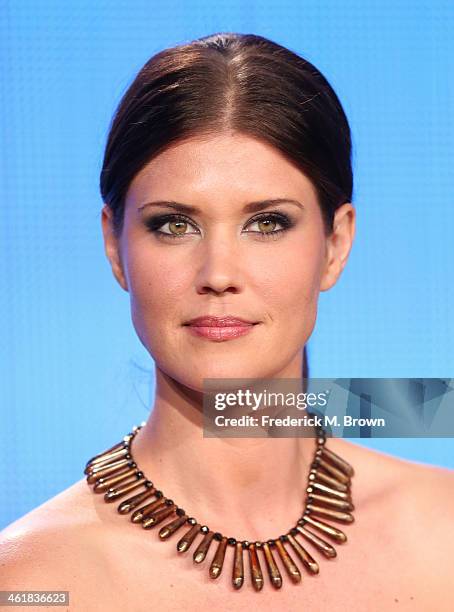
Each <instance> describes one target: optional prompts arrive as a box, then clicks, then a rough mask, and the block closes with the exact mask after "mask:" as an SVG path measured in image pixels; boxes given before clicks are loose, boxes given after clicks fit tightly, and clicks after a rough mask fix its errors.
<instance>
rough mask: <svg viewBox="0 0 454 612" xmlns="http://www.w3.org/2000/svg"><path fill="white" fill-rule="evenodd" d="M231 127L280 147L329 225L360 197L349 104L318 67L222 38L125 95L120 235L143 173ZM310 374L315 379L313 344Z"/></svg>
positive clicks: (116, 120)
mask: <svg viewBox="0 0 454 612" xmlns="http://www.w3.org/2000/svg"><path fill="white" fill-rule="evenodd" d="M226 130H228V131H232V132H238V133H243V134H246V135H250V136H253V137H255V138H259V139H261V140H262V141H264V142H267V143H269V144H271V145H272V146H274V147H275V148H276V149H278V150H279V151H280V152H281V153H282V154H283V155H284V156H285V157H286V158H287V159H288V160H289V161H290V162H291V163H293V164H294V165H296V166H297V167H298V168H299V169H301V171H302V172H303V173H304V174H305V175H306V176H307V177H308V178H309V179H311V180H312V183H313V184H314V187H315V189H316V191H317V195H318V201H319V205H320V209H321V213H322V216H323V220H324V227H325V232H326V234H327V235H329V234H330V233H331V232H332V229H333V219H334V213H335V211H336V209H337V208H338V207H339V206H341V205H342V204H343V203H345V202H350V201H351V199H352V191H353V173H352V167H351V134H350V127H349V124H348V121H347V117H346V115H345V113H344V110H343V108H342V106H341V103H340V101H339V99H338V97H337V95H336V93H335V92H334V90H333V89H332V87H331V86H330V84H329V83H328V81H327V80H326V78H325V77H324V76H323V75H322V74H321V73H320V72H319V71H318V70H317V68H315V67H314V66H313V65H312V64H311V63H310V62H308V61H307V60H305V59H304V58H302V57H300V56H299V55H297V54H296V53H294V52H293V51H290V50H289V49H287V48H286V47H283V46H281V45H279V44H277V43H275V42H273V41H271V40H269V39H267V38H264V37H262V36H256V35H253V34H236V33H217V34H213V35H210V36H205V37H203V38H199V39H197V40H194V41H192V42H190V43H188V44H183V45H177V46H175V47H171V48H168V49H164V50H163V51H161V52H159V53H157V54H156V55H154V56H153V57H152V58H151V59H149V60H148V61H147V62H146V64H145V65H144V66H143V68H142V69H141V70H140V71H139V73H138V74H137V76H136V77H135V79H134V80H133V82H132V84H131V85H130V86H129V88H128V89H127V91H126V93H125V94H124V95H123V97H122V99H121V101H120V103H119V105H118V107H117V110H116V112H115V114H114V117H113V119H112V123H111V126H110V130H109V134H108V139H107V144H106V149H105V154H104V161H103V166H102V171H101V177H100V189H101V195H102V198H103V202H104V203H105V204H107V205H108V206H109V207H110V208H111V209H112V212H113V225H114V231H115V233H116V235H117V236H119V235H120V234H121V231H122V228H123V217H124V201H125V196H126V193H127V190H128V187H129V185H130V183H131V181H132V180H133V178H134V177H135V175H136V174H137V173H138V172H139V171H140V170H141V169H142V168H143V167H144V166H145V165H146V164H147V163H148V162H149V161H151V159H152V158H153V157H155V156H156V155H158V154H159V153H160V152H162V151H163V150H164V149H165V148H167V147H168V146H169V145H171V144H172V143H176V142H177V141H181V140H183V139H187V138H190V137H192V136H199V135H209V134H211V133H219V132H220V131H226ZM302 374H303V377H308V375H309V368H308V363H307V354H306V347H304V353H303V373H302Z"/></svg>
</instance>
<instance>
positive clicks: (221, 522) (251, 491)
mask: <svg viewBox="0 0 454 612" xmlns="http://www.w3.org/2000/svg"><path fill="white" fill-rule="evenodd" d="M201 398H202V396H201V394H198V393H195V392H192V391H190V390H187V389H185V390H182V388H181V387H180V386H177V385H176V383H175V381H174V380H173V379H171V378H169V377H168V376H167V375H166V374H165V373H163V372H162V371H160V370H159V369H158V368H157V369H156V395H155V402H154V405H153V409H152V411H151V412H150V416H149V418H148V420H147V422H146V425H145V426H144V427H143V428H142V429H141V430H140V431H139V432H138V434H137V436H136V438H135V439H134V442H133V445H132V453H133V457H134V460H135V461H136V463H137V465H138V466H139V468H140V469H141V470H142V471H143V472H144V473H145V475H146V477H147V478H149V479H150V480H152V481H153V484H154V485H155V486H156V488H158V489H160V490H162V491H163V493H164V495H165V496H166V497H169V498H171V499H173V501H174V502H175V503H176V504H177V505H178V506H179V507H182V508H183V509H184V510H185V511H186V513H187V514H188V516H192V517H195V518H196V519H197V520H198V522H199V523H200V524H201V525H208V526H209V527H210V529H213V530H214V531H220V532H221V533H223V534H224V535H227V536H228V537H230V536H232V537H235V538H237V539H245V540H250V541H252V540H265V539H269V538H272V537H278V536H279V535H281V534H282V533H285V532H286V531H287V530H288V529H289V527H290V526H291V524H292V523H294V522H295V520H297V519H298V518H299V517H300V516H301V513H302V510H303V503H304V496H305V487H306V484H307V475H308V473H309V469H310V463H311V462H312V458H313V453H314V449H315V440H314V439H313V438H301V437H293V438H267V437H259V438H204V437H203V430H202V421H203V419H202V417H203V414H202V399H201Z"/></svg>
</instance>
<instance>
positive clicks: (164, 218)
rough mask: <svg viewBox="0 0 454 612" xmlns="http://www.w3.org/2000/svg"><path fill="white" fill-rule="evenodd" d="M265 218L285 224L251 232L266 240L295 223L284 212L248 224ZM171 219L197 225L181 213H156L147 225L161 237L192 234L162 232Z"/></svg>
mask: <svg viewBox="0 0 454 612" xmlns="http://www.w3.org/2000/svg"><path fill="white" fill-rule="evenodd" d="M264 219H266V220H268V219H272V220H273V221H277V222H278V223H280V224H281V225H282V226H283V227H282V229H277V230H273V231H271V232H259V231H252V232H250V233H253V234H257V235H258V237H259V238H260V239H264V240H269V239H270V238H271V239H276V238H278V237H279V236H280V235H282V234H283V232H286V231H287V230H288V229H290V228H291V227H293V225H294V224H293V221H292V220H291V219H290V218H289V217H288V216H287V215H284V214H282V213H264V214H262V215H259V216H258V217H254V218H253V219H251V220H250V221H249V223H248V225H250V224H251V223H256V222H257V221H262V220H264ZM171 221H184V222H186V223H188V224H189V225H192V227H195V225H194V223H193V222H192V221H191V220H190V219H189V218H188V217H185V216H184V215H181V214H168V215H156V216H155V217H150V218H149V219H147V220H146V221H145V225H146V226H147V228H148V230H149V231H150V232H152V233H154V234H156V235H157V236H158V237H159V238H161V237H164V236H165V237H166V238H171V239H174V238H184V237H185V236H189V235H190V234H172V233H167V232H161V231H160V230H159V228H160V227H162V226H163V225H165V224H166V223H168V222H171Z"/></svg>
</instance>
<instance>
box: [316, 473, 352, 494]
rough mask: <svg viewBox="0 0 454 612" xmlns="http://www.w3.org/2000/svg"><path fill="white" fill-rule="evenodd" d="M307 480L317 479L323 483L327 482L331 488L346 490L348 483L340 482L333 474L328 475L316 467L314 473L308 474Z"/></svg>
mask: <svg viewBox="0 0 454 612" xmlns="http://www.w3.org/2000/svg"><path fill="white" fill-rule="evenodd" d="M309 480H318V481H320V482H322V483H323V484H327V485H328V486H330V487H332V488H333V489H337V490H338V491H347V490H348V484H345V483H344V482H340V481H339V480H336V479H335V478H334V477H333V476H329V475H328V474H326V473H325V472H324V471H323V470H319V469H316V470H315V472H314V475H313V476H312V475H311V476H309Z"/></svg>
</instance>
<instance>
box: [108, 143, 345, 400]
mask: <svg viewBox="0 0 454 612" xmlns="http://www.w3.org/2000/svg"><path fill="white" fill-rule="evenodd" d="M273 200H274V202H272V201H273ZM166 202H167V204H166ZM169 202H172V203H174V205H175V206H177V205H181V207H182V208H181V209H180V210H177V209H176V208H173V207H172V206H170V205H169V204H168V203H169ZM253 203H254V204H253ZM260 203H263V204H260ZM183 207H191V210H188V209H187V208H185V209H184V212H182V211H183ZM248 207H249V208H248ZM102 219H103V231H104V238H105V246H106V253H107V256H108V257H109V259H110V261H111V264H112V268H113V272H114V274H115V277H116V278H117V280H118V282H119V283H120V284H121V286H122V287H123V288H124V289H125V290H126V291H128V292H129V294H130V299H131V313H132V320H133V323H134V327H135V329H136V331H137V334H138V336H139V338H140V340H141V342H142V343H143V345H144V346H145V348H146V349H147V350H148V351H149V353H150V354H151V356H152V357H153V359H154V360H155V364H156V366H157V367H158V368H160V369H161V370H162V371H164V372H165V373H166V374H167V375H169V376H170V377H172V378H173V379H175V380H177V381H179V382H180V383H182V384H184V385H185V386H187V387H189V388H191V389H194V390H199V391H200V390H202V389H203V379H204V378H282V377H289V378H292V377H299V376H300V375H301V366H302V349H303V347H304V345H305V343H306V342H307V340H308V338H309V337H310V335H311V333H312V330H313V328H314V325H315V320H316V315H317V301H318V296H319V292H320V291H325V290H326V289H329V288H330V287H331V286H332V285H333V284H334V283H335V282H336V280H337V278H338V276H339V274H340V272H341V270H342V268H343V266H344V265H345V261H346V259H347V256H348V252H349V250H350V247H351V241H352V239H353V233H354V209H353V207H352V206H351V205H350V204H345V205H343V207H341V209H339V210H338V211H337V214H336V222H335V227H337V228H338V229H337V231H336V232H335V233H334V234H333V235H332V237H329V238H327V237H326V236H325V233H324V228H323V222H322V215H321V212H320V208H319V205H318V203H317V197H316V192H315V190H314V187H313V185H312V183H311V181H310V180H309V179H308V178H306V177H305V176H304V175H303V174H302V172H301V171H300V170H298V169H297V168H296V167H295V166H293V165H292V164H291V163H289V162H288V161H287V160H286V159H285V158H284V157H283V156H282V155H281V153H280V152H279V151H278V150H276V149H274V148H273V147H272V146H270V145H268V144H266V143H263V142H262V141H259V140H257V139H255V138H252V137H249V136H246V135H241V134H229V133H226V134H219V135H216V136H211V137H206V138H205V139H202V138H192V139H189V140H186V141H184V142H180V143H178V144H175V145H173V146H172V147H171V148H169V149H168V150H166V151H165V152H163V153H161V154H160V155H159V156H157V157H156V158H155V159H153V160H152V161H151V162H150V163H149V164H148V165H147V166H146V167H145V168H143V170H142V171H141V172H140V173H139V174H138V175H136V177H135V178H134V180H133V181H132V183H131V185H130V187H129V190H128V192H127V196H126V203H125V217H124V226H123V231H122V234H121V237H120V239H119V240H116V239H115V238H114V236H113V232H112V231H111V213H110V210H109V209H108V207H107V206H105V207H104V209H103V216H102ZM204 315H207V316H215V317H223V316H226V315H232V316H234V317H235V316H236V317H240V318H243V319H246V320H248V321H252V322H254V323H256V324H255V325H253V326H252V327H250V328H249V332H248V333H246V334H245V335H241V336H237V337H234V338H231V339H223V338H222V337H219V336H216V337H215V338H214V339H210V338H207V337H206V336H200V335H197V334H195V333H194V330H193V328H191V327H190V326H188V325H187V322H188V321H189V320H190V319H193V318H195V317H201V316H204Z"/></svg>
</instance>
